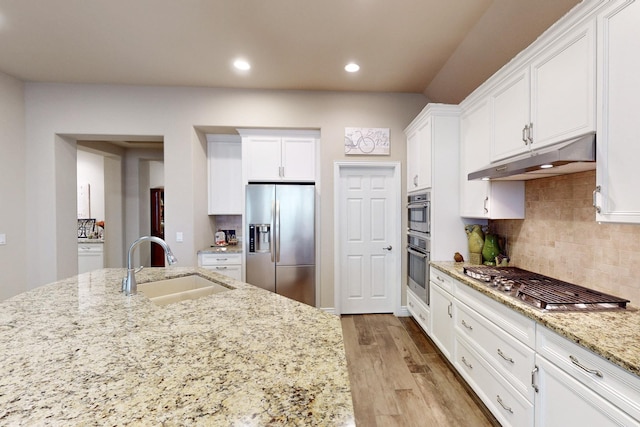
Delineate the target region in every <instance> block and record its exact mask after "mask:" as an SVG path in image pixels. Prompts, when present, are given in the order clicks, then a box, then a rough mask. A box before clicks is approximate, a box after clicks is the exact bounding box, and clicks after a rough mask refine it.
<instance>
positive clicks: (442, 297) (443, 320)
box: [429, 281, 454, 360]
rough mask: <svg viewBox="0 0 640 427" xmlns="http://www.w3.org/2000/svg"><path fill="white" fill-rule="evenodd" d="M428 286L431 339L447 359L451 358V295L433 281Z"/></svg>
mask: <svg viewBox="0 0 640 427" xmlns="http://www.w3.org/2000/svg"><path fill="white" fill-rule="evenodd" d="M429 286H430V287H429V292H430V294H429V300H430V303H431V305H430V307H431V339H432V340H433V342H434V343H436V345H437V346H438V347H439V348H440V351H442V354H444V355H445V356H446V357H447V359H449V360H453V344H454V338H453V296H452V295H451V294H450V293H449V292H447V291H445V290H444V289H443V288H441V287H440V286H438V285H437V284H435V283H434V282H433V281H432V282H430V284H429Z"/></svg>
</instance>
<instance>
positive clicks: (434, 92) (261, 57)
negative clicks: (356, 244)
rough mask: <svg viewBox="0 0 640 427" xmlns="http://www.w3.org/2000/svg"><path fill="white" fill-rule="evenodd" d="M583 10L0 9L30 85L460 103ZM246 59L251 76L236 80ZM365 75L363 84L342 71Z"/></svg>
mask: <svg viewBox="0 0 640 427" xmlns="http://www.w3.org/2000/svg"><path fill="white" fill-rule="evenodd" d="M577 3H578V0H535V1H532V0H315V1H312V0H181V1H176V0H93V1H87V0H47V1H46V2H43V1H42V0H0V71H2V72H4V73H6V74H9V75H12V76H14V77H17V78H19V79H21V80H24V81H38V82H67V83H107V84H136V85H172V86H206V87H226V88H260V89H278V90H283V89H284V90H331V91H381V92H406V93H423V94H425V95H426V96H427V97H428V98H429V99H430V100H431V101H434V102H445V103H457V102H459V101H461V100H462V99H464V97H466V96H467V95H468V94H469V93H470V92H471V91H472V90H473V89H475V88H476V87H477V86H478V85H479V84H480V83H482V82H483V81H484V80H486V79H487V78H488V77H489V76H490V75H491V74H493V73H494V72H495V71H496V70H498V69H499V68H500V67H501V66H502V65H504V64H505V63H506V62H507V61H508V60H509V59H510V58H512V57H513V56H514V55H515V54H516V53H518V52H519V51H520V50H522V49H523V48H524V47H526V46H527V45H528V44H530V43H531V42H532V41H533V40H535V38H536V37H537V36H539V35H540V34H541V33H542V32H543V31H544V30H545V29H546V28H548V27H549V26H550V25H551V24H552V23H553V22H555V21H556V20H557V19H558V18H560V17H561V16H562V15H564V14H565V13H566V12H567V11H568V10H569V9H570V8H571V7H573V6H574V5H575V4H577ZM237 57H244V58H245V59H247V60H249V61H250V62H251V64H252V68H251V70H249V71H247V72H237V71H235V70H234V69H233V67H232V65H231V64H232V62H233V60H234V59H236V58H237ZM350 61H354V62H357V63H358V64H359V65H360V66H361V70H360V72H358V73H355V74H349V73H347V72H345V71H344V66H345V65H346V63H348V62H350Z"/></svg>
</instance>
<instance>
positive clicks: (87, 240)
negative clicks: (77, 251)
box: [78, 237, 104, 244]
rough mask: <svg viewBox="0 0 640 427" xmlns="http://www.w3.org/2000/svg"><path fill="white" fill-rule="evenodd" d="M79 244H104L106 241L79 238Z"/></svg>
mask: <svg viewBox="0 0 640 427" xmlns="http://www.w3.org/2000/svg"><path fill="white" fill-rule="evenodd" d="M78 243H82V244H84V243H104V239H89V238H88V237H78Z"/></svg>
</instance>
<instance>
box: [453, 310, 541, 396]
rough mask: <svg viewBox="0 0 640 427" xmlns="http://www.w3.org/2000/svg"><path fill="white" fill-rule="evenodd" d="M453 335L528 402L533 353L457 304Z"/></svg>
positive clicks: (473, 311)
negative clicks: (469, 346) (480, 356)
mask: <svg viewBox="0 0 640 427" xmlns="http://www.w3.org/2000/svg"><path fill="white" fill-rule="evenodd" d="M455 310H456V314H455V319H456V334H458V335H459V336H461V337H463V338H464V339H465V340H466V341H467V342H468V343H469V345H471V346H472V347H473V348H474V349H476V350H477V351H478V353H480V354H481V355H482V356H483V357H484V358H485V359H486V360H487V361H488V362H489V363H490V364H491V366H493V367H494V368H495V369H496V370H497V371H498V372H500V373H501V374H502V375H503V376H504V377H505V378H506V380H507V381H508V382H509V383H510V384H511V385H513V386H514V387H515V388H516V389H517V390H518V391H519V392H520V393H522V395H524V396H525V397H526V398H527V399H528V400H529V401H530V402H533V401H534V399H535V391H534V389H533V387H532V386H531V372H532V370H533V368H534V367H535V351H534V350H533V349H532V348H529V347H527V346H526V345H524V344H522V343H521V342H520V341H518V340H517V339H515V338H514V337H512V336H511V335H509V334H508V333H506V332H505V331H503V330H501V329H500V328H498V327H497V326H495V325H494V324H493V323H492V322H490V321H489V320H487V319H486V318H485V317H483V316H482V315H480V314H478V313H477V312H476V311H475V310H473V309H472V308H470V307H468V306H467V305H465V304H464V303H462V302H460V301H456V305H455Z"/></svg>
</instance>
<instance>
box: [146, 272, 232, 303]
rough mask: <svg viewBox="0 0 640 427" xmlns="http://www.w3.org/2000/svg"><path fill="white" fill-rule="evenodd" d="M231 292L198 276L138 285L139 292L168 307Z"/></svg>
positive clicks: (193, 275)
mask: <svg viewBox="0 0 640 427" xmlns="http://www.w3.org/2000/svg"><path fill="white" fill-rule="evenodd" d="M230 290H231V288H227V287H225V286H222V285H220V284H218V283H215V282H212V281H211V280H208V279H205V278H204V277H201V276H198V275H197V274H192V275H189V276H182V277H175V278H173V279H165V280H158V281H155V282H148V283H139V284H138V291H139V292H140V293H141V294H143V295H144V296H146V297H147V298H149V299H150V300H151V301H152V302H153V303H154V304H156V305H167V304H171V303H174V302H179V301H185V300H189V299H196V298H201V297H204V296H207V295H213V294H217V293H219V292H224V291H230Z"/></svg>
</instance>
